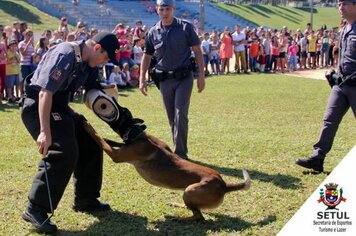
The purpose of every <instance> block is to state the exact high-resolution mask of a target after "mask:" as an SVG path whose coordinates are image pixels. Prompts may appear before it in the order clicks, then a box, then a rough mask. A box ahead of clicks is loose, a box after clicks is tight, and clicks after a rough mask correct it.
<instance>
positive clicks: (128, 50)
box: [119, 33, 135, 68]
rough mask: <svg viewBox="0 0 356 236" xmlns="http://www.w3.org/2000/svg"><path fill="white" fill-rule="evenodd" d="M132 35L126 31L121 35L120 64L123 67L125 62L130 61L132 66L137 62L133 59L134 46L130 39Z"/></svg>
mask: <svg viewBox="0 0 356 236" xmlns="http://www.w3.org/2000/svg"><path fill="white" fill-rule="evenodd" d="M130 38H131V36H130V35H129V33H126V34H124V35H122V36H121V38H120V39H119V44H120V52H121V53H120V61H119V63H120V66H121V67H123V66H124V64H125V63H128V64H129V66H130V68H131V67H132V66H133V65H134V64H135V63H134V62H133V60H132V59H131V55H132V46H131V41H130Z"/></svg>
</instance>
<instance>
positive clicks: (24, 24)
mask: <svg viewBox="0 0 356 236" xmlns="http://www.w3.org/2000/svg"><path fill="white" fill-rule="evenodd" d="M27 29H28V27H27V23H26V22H21V23H20V29H19V31H20V40H19V41H18V42H21V41H22V40H24V39H25V35H24V34H25V31H26V30H27Z"/></svg>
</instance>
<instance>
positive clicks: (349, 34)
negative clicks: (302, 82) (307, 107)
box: [296, 0, 356, 172]
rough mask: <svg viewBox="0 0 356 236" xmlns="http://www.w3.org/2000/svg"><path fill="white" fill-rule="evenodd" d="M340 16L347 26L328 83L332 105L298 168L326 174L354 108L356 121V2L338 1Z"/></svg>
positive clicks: (349, 0) (298, 161)
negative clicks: (345, 120) (327, 160)
mask: <svg viewBox="0 0 356 236" xmlns="http://www.w3.org/2000/svg"><path fill="white" fill-rule="evenodd" d="M338 6H339V12H340V15H341V17H342V18H343V19H345V20H346V22H347V24H346V25H345V26H344V27H343V29H342V31H341V35H340V53H339V59H340V60H339V65H338V71H337V72H336V73H334V72H332V73H331V74H329V75H328V76H327V79H328V81H329V83H330V85H331V86H332V90H331V94H330V97H329V102H328V105H327V108H326V112H325V116H324V125H323V127H322V129H321V135H320V138H319V141H318V142H317V143H316V144H314V151H313V154H312V156H311V157H309V158H307V159H298V160H296V164H297V165H300V166H302V167H305V168H308V169H312V170H314V171H316V172H323V170H324V168H323V164H324V159H325V156H326V154H327V153H328V152H329V151H330V149H331V146H332V144H333V141H334V137H335V134H336V131H337V129H338V127H339V124H340V122H341V120H342V118H343V117H344V115H345V114H346V112H347V110H348V109H349V108H350V107H351V109H352V111H353V113H354V115H355V117H356V0H339V1H338Z"/></svg>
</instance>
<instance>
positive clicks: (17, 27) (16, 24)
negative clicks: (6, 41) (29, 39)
mask: <svg viewBox="0 0 356 236" xmlns="http://www.w3.org/2000/svg"><path fill="white" fill-rule="evenodd" d="M12 27H13V35H14V37H15V40H16V41H17V42H21V41H22V40H21V39H22V38H23V37H22V36H21V33H20V22H18V21H14V22H13V24H12Z"/></svg>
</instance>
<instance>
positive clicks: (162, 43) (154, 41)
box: [145, 18, 200, 71]
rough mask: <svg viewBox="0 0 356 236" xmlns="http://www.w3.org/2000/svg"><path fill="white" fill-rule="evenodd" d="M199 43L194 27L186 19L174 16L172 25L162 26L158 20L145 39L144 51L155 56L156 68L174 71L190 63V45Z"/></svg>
mask: <svg viewBox="0 0 356 236" xmlns="http://www.w3.org/2000/svg"><path fill="white" fill-rule="evenodd" d="M199 44H200V39H199V37H198V35H197V33H196V32H195V31H194V27H193V25H192V24H191V23H189V22H188V21H185V20H182V19H178V18H174V20H173V23H172V25H170V26H168V27H167V26H163V25H162V22H161V21H159V22H157V23H156V25H155V26H153V27H152V28H151V29H150V30H149V32H148V34H147V37H146V39H145V53H147V54H148V55H153V54H154V53H155V56H156V57H157V65H156V68H157V69H159V70H163V71H174V70H176V69H179V68H183V67H186V66H189V65H190V63H191V62H190V57H191V54H192V51H191V47H192V46H196V45H199Z"/></svg>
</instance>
